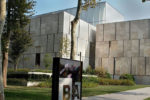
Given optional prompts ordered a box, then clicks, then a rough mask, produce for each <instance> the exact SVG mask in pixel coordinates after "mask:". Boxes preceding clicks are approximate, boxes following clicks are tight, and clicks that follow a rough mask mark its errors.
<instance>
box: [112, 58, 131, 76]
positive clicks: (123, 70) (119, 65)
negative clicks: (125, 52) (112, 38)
mask: <svg viewBox="0 0 150 100" xmlns="http://www.w3.org/2000/svg"><path fill="white" fill-rule="evenodd" d="M115 62H116V67H115V74H117V75H121V74H130V69H131V58H128V57H119V58H115Z"/></svg>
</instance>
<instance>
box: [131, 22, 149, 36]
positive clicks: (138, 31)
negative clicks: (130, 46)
mask: <svg viewBox="0 0 150 100" xmlns="http://www.w3.org/2000/svg"><path fill="white" fill-rule="evenodd" d="M149 27H150V25H149V20H136V21H131V39H149V38H150V31H149Z"/></svg>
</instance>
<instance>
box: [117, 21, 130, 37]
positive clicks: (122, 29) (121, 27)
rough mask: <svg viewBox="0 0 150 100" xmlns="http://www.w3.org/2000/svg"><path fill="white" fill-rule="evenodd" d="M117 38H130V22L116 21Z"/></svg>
mask: <svg viewBox="0 0 150 100" xmlns="http://www.w3.org/2000/svg"><path fill="white" fill-rule="evenodd" d="M116 40H129V22H119V23H116Z"/></svg>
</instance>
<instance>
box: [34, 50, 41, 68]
mask: <svg viewBox="0 0 150 100" xmlns="http://www.w3.org/2000/svg"><path fill="white" fill-rule="evenodd" d="M35 65H38V66H40V53H36V59H35Z"/></svg>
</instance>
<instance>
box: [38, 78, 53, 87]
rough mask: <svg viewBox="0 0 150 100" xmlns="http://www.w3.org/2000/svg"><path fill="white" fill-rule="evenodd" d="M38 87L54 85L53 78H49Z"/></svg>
mask: <svg viewBox="0 0 150 100" xmlns="http://www.w3.org/2000/svg"><path fill="white" fill-rule="evenodd" d="M38 87H44V88H51V87H52V80H51V79H49V80H47V81H44V82H41V83H40V84H39V85H38Z"/></svg>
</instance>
